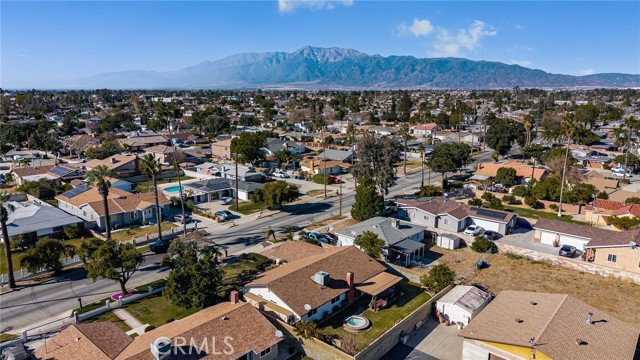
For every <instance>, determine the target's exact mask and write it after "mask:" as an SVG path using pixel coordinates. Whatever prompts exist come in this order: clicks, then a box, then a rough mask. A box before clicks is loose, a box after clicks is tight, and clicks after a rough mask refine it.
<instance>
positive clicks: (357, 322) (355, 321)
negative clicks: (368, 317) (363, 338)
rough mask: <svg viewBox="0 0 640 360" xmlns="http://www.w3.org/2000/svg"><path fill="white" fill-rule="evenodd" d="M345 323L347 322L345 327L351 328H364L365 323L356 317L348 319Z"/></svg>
mask: <svg viewBox="0 0 640 360" xmlns="http://www.w3.org/2000/svg"><path fill="white" fill-rule="evenodd" d="M346 322H347V325H349V326H353V327H359V326H364V324H365V323H366V322H365V321H364V319H360V318H357V317H350V318H348V319H347V321H346Z"/></svg>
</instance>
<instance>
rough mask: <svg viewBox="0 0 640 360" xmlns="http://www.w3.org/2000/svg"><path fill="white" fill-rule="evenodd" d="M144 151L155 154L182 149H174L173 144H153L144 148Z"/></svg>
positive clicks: (169, 152) (170, 152) (171, 152)
mask: <svg viewBox="0 0 640 360" xmlns="http://www.w3.org/2000/svg"><path fill="white" fill-rule="evenodd" d="M144 152H146V153H154V154H173V153H174V152H181V151H180V150H177V151H176V149H174V148H173V146H167V145H156V146H152V147H148V148H146V149H144Z"/></svg>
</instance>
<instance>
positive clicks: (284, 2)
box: [278, 0, 353, 13]
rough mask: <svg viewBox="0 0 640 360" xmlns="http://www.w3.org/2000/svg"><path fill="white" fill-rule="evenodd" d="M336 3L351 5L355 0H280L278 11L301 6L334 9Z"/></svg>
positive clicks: (315, 8) (314, 8) (292, 9)
mask: <svg viewBox="0 0 640 360" xmlns="http://www.w3.org/2000/svg"><path fill="white" fill-rule="evenodd" d="M336 5H344V6H351V5H353V0H278V11H280V12H281V13H290V12H293V11H295V10H296V9H300V8H307V9H312V10H322V9H327V10H332V9H333V8H334V7H335V6H336Z"/></svg>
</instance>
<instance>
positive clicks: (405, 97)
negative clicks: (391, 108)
mask: <svg viewBox="0 0 640 360" xmlns="http://www.w3.org/2000/svg"><path fill="white" fill-rule="evenodd" d="M411 107H413V101H411V97H410V96H409V92H408V91H406V90H405V91H403V92H402V97H401V98H400V102H399V103H398V114H399V115H400V120H402V121H405V122H406V121H409V118H410V116H411Z"/></svg>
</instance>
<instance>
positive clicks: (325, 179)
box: [320, 125, 327, 199]
mask: <svg viewBox="0 0 640 360" xmlns="http://www.w3.org/2000/svg"><path fill="white" fill-rule="evenodd" d="M320 134H321V135H320V138H321V141H322V155H323V157H322V158H323V159H322V163H323V164H322V167H323V168H324V181H323V182H324V198H325V199H326V198H327V148H326V147H325V146H324V125H323V126H322V129H321V130H320Z"/></svg>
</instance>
